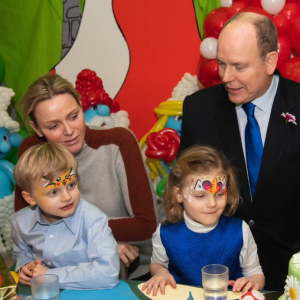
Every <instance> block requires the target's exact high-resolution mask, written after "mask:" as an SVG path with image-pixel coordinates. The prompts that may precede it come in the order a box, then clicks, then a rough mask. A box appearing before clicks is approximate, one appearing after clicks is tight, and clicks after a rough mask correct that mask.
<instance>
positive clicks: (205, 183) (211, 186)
mask: <svg viewBox="0 0 300 300" xmlns="http://www.w3.org/2000/svg"><path fill="white" fill-rule="evenodd" d="M194 190H195V191H208V192H210V193H211V194H212V195H215V194H216V193H218V192H219V191H221V190H225V196H226V200H227V185H226V178H225V176H224V177H223V178H222V179H220V178H219V179H217V178H216V177H215V178H214V179H213V180H212V181H210V180H208V179H204V180H202V181H201V180H200V179H198V180H197V181H196V184H195V186H194Z"/></svg>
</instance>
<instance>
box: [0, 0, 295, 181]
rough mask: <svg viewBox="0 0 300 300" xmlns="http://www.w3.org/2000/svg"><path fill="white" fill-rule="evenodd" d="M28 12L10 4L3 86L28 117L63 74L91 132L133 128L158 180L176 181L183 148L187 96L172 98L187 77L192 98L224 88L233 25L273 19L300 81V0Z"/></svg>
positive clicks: (1, 58) (0, 75)
mask: <svg viewBox="0 0 300 300" xmlns="http://www.w3.org/2000/svg"><path fill="white" fill-rule="evenodd" d="M24 5H25V4H24V1H23V0H14V1H13V2H11V3H4V1H3V2H0V9H1V11H2V17H1V19H0V26H1V28H4V29H5V30H2V31H0V39H1V43H0V81H1V82H2V81H3V79H5V84H6V85H7V86H10V87H12V88H13V89H14V91H15V92H16V95H15V97H14V98H13V104H14V107H15V108H16V110H17V113H18V115H19V116H20V115H22V112H21V108H20V105H19V102H20V99H21V97H22V95H23V94H24V93H25V91H26V90H27V88H28V86H29V85H30V84H31V83H32V82H33V81H34V80H35V79H36V78H38V77H39V76H42V75H45V74H47V73H48V72H49V71H50V70H52V72H53V71H54V72H57V73H59V74H61V75H62V76H64V77H66V78H67V79H69V80H70V81H71V82H72V83H73V84H74V85H75V84H76V87H77V90H78V91H79V92H80V93H81V94H82V96H83V98H82V103H83V107H84V111H85V118H86V122H87V123H88V124H89V126H95V127H98V128H101V129H105V128H107V127H113V126H123V127H127V128H128V127H129V126H130V129H131V130H132V131H133V132H134V133H135V135H136V136H137V138H138V139H139V140H140V145H141V148H142V150H143V152H144V153H146V155H147V153H148V156H149V157H148V159H147V162H148V165H149V169H150V171H151V178H152V179H153V180H154V181H155V180H156V179H157V180H156V181H161V179H164V180H165V179H166V176H167V174H168V171H169V167H170V164H172V162H173V161H174V160H173V158H174V157H175V155H174V154H175V152H176V151H175V150H176V149H177V148H178V143H179V142H178V141H179V137H180V124H181V123H180V122H181V119H180V116H181V114H182V101H183V99H184V96H180V97H179V96H174V98H173V99H168V96H169V94H170V91H171V90H172V88H173V87H174V85H175V83H176V82H177V81H178V79H179V78H181V77H182V75H183V74H185V73H189V75H184V77H183V81H182V82H181V85H183V86H185V84H184V82H185V81H189V80H190V79H191V82H193V83H192V84H191V86H190V88H191V89H189V88H187V89H186V91H185V92H184V93H182V95H187V94H189V93H192V92H194V91H195V90H197V89H199V88H206V87H209V86H211V85H214V84H218V83H219V82H220V78H219V74H218V63H217V61H216V59H215V58H216V47H217V39H218V36H219V33H220V31H221V29H222V27H223V26H224V24H225V22H226V21H227V20H228V19H229V18H230V17H231V16H233V15H234V14H236V13H237V12H239V11H250V12H256V13H260V14H263V15H266V16H267V17H269V18H270V19H271V20H272V21H273V22H274V24H275V25H276V27H277V30H278V51H279V63H278V68H279V70H280V71H281V72H282V74H283V76H285V77H287V78H290V79H292V80H295V81H298V82H300V54H299V53H300V40H299V35H300V3H299V0H193V1H192V0H191V1H186V0H178V1H175V2H174V1H171V0H165V1H160V0H153V1H150V2H144V1H139V0H131V1H124V0H103V1H93V0H85V1H84V0H66V1H43V0H35V1H27V2H26V14H25V13H24ZM201 39H202V40H203V41H202V42H201ZM199 48H200V52H199ZM49 49H51V51H49ZM53 68H54V69H53ZM4 69H6V71H5V72H4ZM191 74H192V75H191ZM194 74H197V78H198V81H197V79H196V77H194V76H193V75H194ZM76 80H77V81H76ZM104 86H105V90H104ZM178 88H179V85H178V87H177V89H178ZM91 89H93V91H92V90H91ZM174 92H175V89H174V91H173V93H174ZM172 97H173V94H172ZM166 99H168V100H167V101H166ZM154 107H156V108H155V109H154V112H153V108H154ZM121 109H122V110H121ZM123 109H125V111H123ZM129 115H130V121H129ZM18 119H19V118H18ZM153 124H155V125H154V126H153ZM149 128H151V129H150V131H149ZM164 128H171V130H169V129H168V130H165V129H164ZM161 130H163V131H161ZM145 132H148V133H147V134H146V135H145ZM165 140H166V141H168V143H166V144H164V141H165ZM158 144H160V146H161V147H165V148H164V150H163V151H162V150H158V148H159V147H158ZM167 144H168V146H167ZM147 145H148V146H147ZM147 147H148V148H147ZM166 149H169V150H168V151H169V152H168V151H166ZM147 150H148V151H147ZM159 151H160V152H159ZM155 152H156V153H155ZM158 152H159V155H158V154H157V153H158ZM167 152H168V154H166V153H167ZM151 153H152V154H151ZM163 153H164V154H163ZM166 157H168V158H167V159H166ZM155 178H156V179H155Z"/></svg>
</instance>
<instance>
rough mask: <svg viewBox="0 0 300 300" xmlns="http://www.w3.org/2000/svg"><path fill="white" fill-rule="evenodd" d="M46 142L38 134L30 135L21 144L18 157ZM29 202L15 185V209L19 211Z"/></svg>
mask: <svg viewBox="0 0 300 300" xmlns="http://www.w3.org/2000/svg"><path fill="white" fill-rule="evenodd" d="M43 142H45V140H42V139H39V138H38V137H37V136H36V135H30V136H29V137H27V138H26V139H25V140H24V141H23V142H22V144H21V146H20V148H19V151H18V159H19V158H20V157H21V156H22V154H23V153H24V152H25V151H26V150H27V149H29V148H30V147H32V146H34V145H38V144H41V143H43ZM28 205H29V204H28V203H27V202H26V201H25V200H24V198H23V196H22V191H21V189H20V187H19V186H18V185H17V184H16V186H15V211H19V210H21V209H22V208H24V207H26V206H28Z"/></svg>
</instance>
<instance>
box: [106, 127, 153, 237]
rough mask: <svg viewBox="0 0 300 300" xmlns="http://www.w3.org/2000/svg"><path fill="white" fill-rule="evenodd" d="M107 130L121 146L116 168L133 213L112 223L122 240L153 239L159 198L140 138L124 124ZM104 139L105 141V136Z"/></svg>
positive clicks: (117, 144) (125, 199) (114, 141)
mask: <svg viewBox="0 0 300 300" xmlns="http://www.w3.org/2000/svg"><path fill="white" fill-rule="evenodd" d="M107 133H108V134H109V135H108V137H107V140H108V139H109V143H110V144H116V146H118V147H119V153H118V157H117V159H116V162H115V168H116V172H117V174H118V178H119V184H120V188H121V190H122V194H123V197H124V204H125V207H126V210H127V211H128V212H129V215H130V217H127V218H126V217H125V218H116V219H114V218H110V220H109V226H110V227H111V229H112V232H113V235H114V237H115V239H116V240H117V241H118V242H134V241H144V240H147V239H150V238H151V236H152V233H153V232H154V231H155V228H156V226H157V220H156V198H155V193H154V191H153V188H152V183H151V182H150V179H149V177H148V175H147V173H146V169H145V165H144V162H143V159H142V155H141V151H140V148H139V145H138V142H137V140H136V138H135V136H134V135H133V134H132V133H131V131H129V130H127V129H124V128H113V129H111V130H109V131H107ZM101 142H102V143H104V141H103V140H102V141H101ZM105 143H107V142H105Z"/></svg>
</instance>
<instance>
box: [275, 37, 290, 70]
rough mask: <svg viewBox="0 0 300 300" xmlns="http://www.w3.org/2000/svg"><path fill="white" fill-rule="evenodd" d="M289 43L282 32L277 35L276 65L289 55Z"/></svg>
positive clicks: (288, 57) (284, 60)
mask: <svg viewBox="0 0 300 300" xmlns="http://www.w3.org/2000/svg"><path fill="white" fill-rule="evenodd" d="M291 51H292V48H291V43H290V41H289V39H288V37H287V36H286V35H285V34H283V35H279V36H278V63H277V66H278V67H279V66H281V65H282V64H283V63H285V62H286V61H287V60H288V59H290V57H291Z"/></svg>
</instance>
